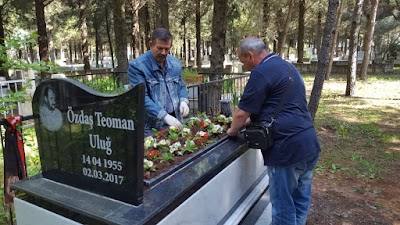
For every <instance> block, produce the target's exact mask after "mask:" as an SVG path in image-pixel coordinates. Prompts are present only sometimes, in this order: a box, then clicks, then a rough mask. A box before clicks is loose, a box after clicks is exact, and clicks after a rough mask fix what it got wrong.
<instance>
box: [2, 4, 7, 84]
mask: <svg viewBox="0 0 400 225" xmlns="http://www.w3.org/2000/svg"><path fill="white" fill-rule="evenodd" d="M3 7H4V5H3V4H1V5H0V46H1V47H4V46H5V42H4V38H5V33H4V24H3V15H4V14H3V9H4V8H3ZM3 63H4V61H2V60H0V77H5V78H6V80H8V72H7V70H5V69H4V68H3Z"/></svg>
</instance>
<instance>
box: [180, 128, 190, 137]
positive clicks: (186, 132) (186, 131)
mask: <svg viewBox="0 0 400 225" xmlns="http://www.w3.org/2000/svg"><path fill="white" fill-rule="evenodd" d="M191 132H192V131H191V130H190V129H189V128H186V127H185V128H183V130H182V135H183V136H187V135H189V134H190V133H191Z"/></svg>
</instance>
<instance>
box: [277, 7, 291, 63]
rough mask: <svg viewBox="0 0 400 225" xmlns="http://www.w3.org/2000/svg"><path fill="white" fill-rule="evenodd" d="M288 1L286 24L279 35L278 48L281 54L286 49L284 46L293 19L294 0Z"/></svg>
mask: <svg viewBox="0 0 400 225" xmlns="http://www.w3.org/2000/svg"><path fill="white" fill-rule="evenodd" d="M288 1H289V9H288V13H287V15H286V21H285V26H284V28H283V31H282V33H281V35H279V40H278V50H277V51H278V54H279V55H280V56H282V55H283V51H284V49H283V48H284V46H285V42H286V36H287V32H288V30H289V25H290V21H291V20H292V13H293V5H294V0H288Z"/></svg>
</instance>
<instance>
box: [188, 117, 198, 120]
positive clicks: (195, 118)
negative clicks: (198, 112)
mask: <svg viewBox="0 0 400 225" xmlns="http://www.w3.org/2000/svg"><path fill="white" fill-rule="evenodd" d="M189 120H194V121H200V119H199V118H198V117H190V118H189Z"/></svg>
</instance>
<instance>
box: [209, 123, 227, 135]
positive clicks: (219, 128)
mask: <svg viewBox="0 0 400 225" xmlns="http://www.w3.org/2000/svg"><path fill="white" fill-rule="evenodd" d="M223 131H224V128H223V127H222V126H221V125H218V124H215V125H214V126H213V127H212V132H213V133H214V134H218V133H222V132H223Z"/></svg>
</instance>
